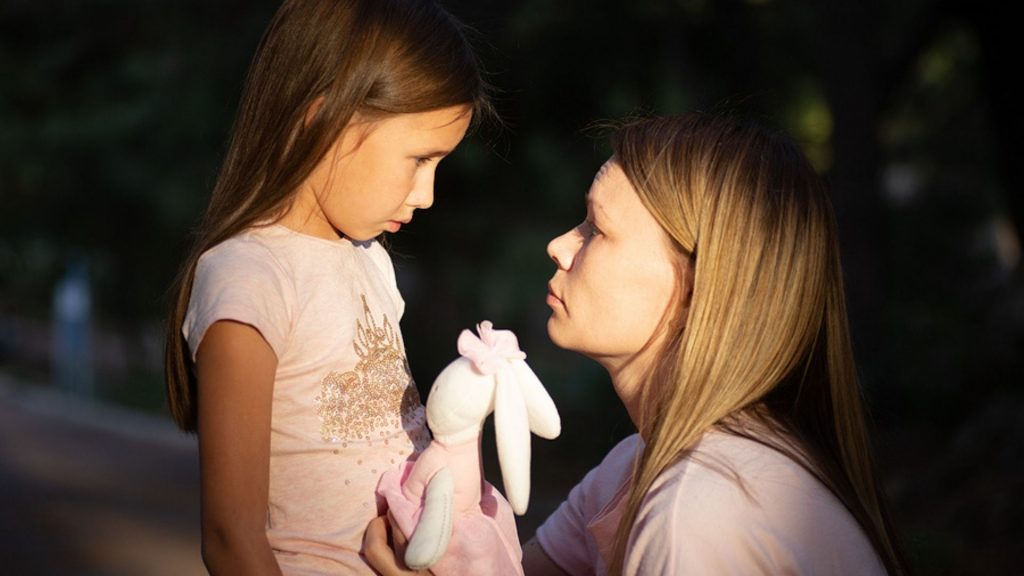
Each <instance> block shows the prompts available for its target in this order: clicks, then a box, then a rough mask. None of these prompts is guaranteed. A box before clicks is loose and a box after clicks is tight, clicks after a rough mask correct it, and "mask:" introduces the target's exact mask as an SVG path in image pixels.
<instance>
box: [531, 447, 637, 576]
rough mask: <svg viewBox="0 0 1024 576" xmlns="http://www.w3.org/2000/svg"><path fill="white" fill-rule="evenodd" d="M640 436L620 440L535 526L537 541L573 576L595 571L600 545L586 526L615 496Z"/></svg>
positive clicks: (598, 563) (553, 559)
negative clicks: (567, 495) (537, 525)
mask: <svg viewBox="0 0 1024 576" xmlns="http://www.w3.org/2000/svg"><path fill="white" fill-rule="evenodd" d="M638 441H639V435H637V434H634V435H632V436H629V437H628V438H626V439H624V440H623V441H621V442H619V443H618V444H617V445H616V446H615V447H614V448H612V450H611V451H610V452H608V455H607V456H605V458H604V460H603V461H602V462H601V463H600V464H599V465H598V466H597V467H596V468H594V469H592V470H591V471H590V472H588V473H587V475H586V476H585V477H584V478H583V480H582V481H580V483H579V484H577V485H576V486H575V487H574V488H573V489H572V491H570V492H569V497H568V498H567V499H566V500H565V502H563V503H562V504H561V505H560V506H559V507H558V509H557V510H555V512H554V513H552V514H551V516H549V517H548V519H547V520H545V521H544V524H542V525H541V526H540V528H538V529H537V542H538V543H539V544H540V545H541V548H543V549H544V552H545V553H546V554H547V555H548V557H550V558H551V560H552V561H554V563H555V564H558V566H559V567H560V568H561V569H563V570H565V571H566V572H568V573H569V574H572V575H573V576H577V575H584V574H588V575H589V574H595V573H596V572H597V571H598V568H599V566H602V567H603V564H602V562H601V558H600V552H599V548H600V544H603V543H598V542H596V541H595V540H594V536H593V534H592V533H591V531H590V530H589V529H588V526H589V525H590V523H591V522H592V521H593V520H594V519H595V517H596V516H597V515H598V514H600V513H601V511H602V510H604V509H605V507H606V506H608V504H609V503H610V502H611V501H612V499H613V498H614V497H615V494H616V493H617V492H618V490H619V488H620V487H621V486H622V483H623V482H624V481H625V479H626V477H627V475H628V474H629V473H630V471H631V469H632V465H633V458H634V456H635V454H636V450H637V445H638Z"/></svg>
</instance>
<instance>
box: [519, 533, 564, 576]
mask: <svg viewBox="0 0 1024 576" xmlns="http://www.w3.org/2000/svg"><path fill="white" fill-rule="evenodd" d="M523 572H524V573H526V576H568V574H569V573H568V572H566V571H565V570H562V569H561V568H560V567H559V566H558V564H555V562H554V560H552V559H551V557H550V556H548V553H547V552H545V551H544V549H543V548H541V546H540V543H539V542H537V538H536V537H533V538H530V541H529V542H527V543H526V544H524V545H523Z"/></svg>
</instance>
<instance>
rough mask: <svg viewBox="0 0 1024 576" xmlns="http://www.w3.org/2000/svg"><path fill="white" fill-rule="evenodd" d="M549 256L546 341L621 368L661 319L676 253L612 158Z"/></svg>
mask: <svg viewBox="0 0 1024 576" xmlns="http://www.w3.org/2000/svg"><path fill="white" fill-rule="evenodd" d="M548 255H550V256H551V259H552V260H554V261H555V264H556V266H557V269H556V270H555V275H554V276H553V277H552V278H551V281H550V282H549V283H548V297H547V303H548V305H549V306H551V309H552V314H551V318H550V319H549V320H548V334H549V335H550V337H551V340H552V341H553V342H554V343H555V344H557V345H558V346H560V347H562V348H566V349H569V350H574V351H577V352H580V353H582V354H585V355H587V356H590V357H591V358H594V359H595V360H597V361H598V362H600V363H601V364H603V365H604V366H605V367H606V368H608V369H609V371H612V370H613V369H615V368H616V367H620V366H623V365H625V363H626V362H628V361H629V360H630V359H632V358H634V357H635V356H636V354H637V353H638V352H640V351H641V350H642V349H643V348H644V346H645V345H646V344H647V343H648V342H649V341H650V340H651V337H652V335H653V333H654V330H655V328H656V327H657V326H658V324H659V323H660V322H661V320H662V317H663V315H664V314H665V311H666V308H667V307H668V305H669V303H670V301H671V299H672V297H673V295H674V293H675V285H676V273H675V264H674V262H675V260H676V259H677V256H675V255H674V254H673V251H672V249H671V248H670V246H669V240H668V237H667V235H666V234H665V232H664V231H663V230H662V228H661V226H659V225H658V223H657V221H656V220H655V219H654V217H653V216H651V213H650V212H648V211H647V208H646V207H645V206H644V205H643V203H641V201H640V198H639V197H638V196H637V194H636V191H635V190H634V189H633V186H632V185H631V184H630V183H629V180H628V179H627V178H626V175H625V173H623V171H622V168H620V167H619V164H618V163H617V162H616V161H615V160H614V158H613V159H611V160H609V161H608V162H606V163H605V164H604V166H602V167H601V169H600V170H599V171H598V173H597V176H595V178H594V182H593V184H592V185H591V187H590V192H589V193H588V194H587V218H586V220H585V221H584V222H583V223H582V224H580V225H579V226H577V227H575V228H573V229H572V230H569V231H568V232H566V233H565V234H562V235H561V236H559V237H557V238H555V239H554V240H552V241H551V242H550V243H549V244H548ZM621 393H622V391H620V395H621ZM623 399H624V400H625V398H623Z"/></svg>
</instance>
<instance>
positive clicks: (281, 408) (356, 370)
mask: <svg viewBox="0 0 1024 576" xmlns="http://www.w3.org/2000/svg"><path fill="white" fill-rule="evenodd" d="M488 110H489V107H488V104H487V100H486V98H485V94H484V85H483V82H482V81H481V76H480V73H479V71H478V68H477V64H476V59H475V57H474V54H473V53H472V51H471V49H470V47H469V46H468V44H467V43H466V40H465V38H464V37H463V35H462V32H461V30H460V28H459V25H458V24H457V23H456V22H455V21H454V20H453V19H452V18H451V17H450V16H449V15H448V14H446V13H445V12H444V11H443V10H442V9H441V8H439V7H438V6H437V5H436V4H434V2H433V1H431V0H286V1H285V2H284V3H283V4H282V6H281V7H280V9H279V10H278V12H277V14H276V15H275V16H274V19H273V21H272V22H271V23H270V26H269V28H268V29H267V31H266V33H265V35H264V37H263V39H262V41H261V43H260V46H259V48H258V50H257V53H256V57H255V59H254V61H253V64H252V68H251V70H250V72H249V76H248V80H247V83H246V87H245V91H244V93H243V97H242V101H241V105H240V108H239V112H238V117H237V119H236V122H235V126H234V133H233V137H232V139H231V143H230V147H229V150H228V154H227V158H226V160H225V162H224V165H223V167H222V169H221V173H220V175H219V178H218V180H217V184H216V186H215V188H214V191H213V196H212V198H211V200H210V205H209V207H208V209H207V211H206V214H205V217H204V219H203V222H202V224H201V226H200V229H199V233H198V238H197V240H196V243H195V246H194V248H193V250H192V253H191V254H190V256H189V257H188V258H187V259H186V261H185V264H184V266H183V268H182V272H181V274H180V277H179V279H178V284H177V286H176V299H175V301H174V305H173V308H172V310H171V313H170V318H169V323H168V336H167V348H166V379H167V387H168V399H169V403H170V409H171V412H172V414H173V416H174V419H175V421H176V422H177V423H178V425H179V426H181V427H182V428H183V429H184V430H187V431H198V435H199V452H200V465H201V471H202V472H201V476H202V478H201V489H202V536H203V560H204V562H205V563H206V565H207V567H208V568H209V570H210V572H211V573H214V574H281V573H285V574H327V573H331V574H337V573H367V574H369V573H372V572H371V570H370V568H369V567H367V566H366V564H365V562H364V560H363V559H362V558H361V555H360V547H361V542H360V541H361V537H362V534H363V529H364V527H365V526H366V524H367V522H369V520H370V519H371V518H373V517H374V516H376V515H377V513H378V508H377V502H376V500H375V496H374V488H375V487H376V484H377V480H378V478H379V476H380V474H381V473H383V472H384V470H385V469H387V468H390V467H393V466H395V465H396V464H398V463H400V462H401V461H402V460H404V459H405V458H406V457H408V456H409V455H410V454H411V453H413V452H414V451H416V450H418V449H420V448H421V447H422V446H423V445H425V443H427V442H428V441H429V435H428V433H427V432H426V429H425V427H424V418H423V408H422V406H421V404H420V399H419V396H418V394H417V392H416V387H415V385H414V383H413V381H412V378H411V377H410V374H409V369H408V366H407V363H406V358H405V352H404V343H403V341H402V336H401V332H400V331H399V326H398V322H399V320H400V318H401V315H402V311H403V307H404V303H403V301H402V298H401V296H400V294H399V293H398V289H397V287H396V284H395V274H394V270H393V268H392V265H391V261H390V259H389V258H388V255H387V253H386V251H385V250H384V249H383V248H382V247H381V245H380V244H379V243H378V242H377V241H376V238H377V237H378V236H379V235H380V234H381V233H382V232H396V231H398V229H399V228H400V227H401V226H402V225H403V224H405V223H407V222H408V221H409V220H410V219H411V218H412V216H413V212H414V211H415V210H416V209H426V208H428V207H430V205H431V203H432V201H433V181H434V171H435V169H436V167H437V164H438V162H439V161H440V160H441V159H442V158H443V157H444V156H446V155H447V154H449V153H450V152H451V151H452V150H453V149H454V148H455V147H456V146H457V145H458V143H459V142H460V141H461V139H462V138H463V135H464V134H465V132H466V130H467V127H468V126H469V124H470V121H471V119H473V118H478V117H479V116H480V115H481V113H485V112H487V111H488Z"/></svg>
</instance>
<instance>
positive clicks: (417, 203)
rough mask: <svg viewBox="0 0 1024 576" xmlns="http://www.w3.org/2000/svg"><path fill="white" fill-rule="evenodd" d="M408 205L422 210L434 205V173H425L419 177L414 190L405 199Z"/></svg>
mask: <svg viewBox="0 0 1024 576" xmlns="http://www.w3.org/2000/svg"><path fill="white" fill-rule="evenodd" d="M405 203H406V205H408V206H410V207H412V208H418V209H420V210H426V209H427V208H430V207H431V206H433V205H434V173H433V171H431V172H430V173H429V174H424V175H423V177H422V178H419V179H417V182H416V185H415V186H414V187H413V189H412V192H410V193H409V196H408V197H407V198H406V199H405Z"/></svg>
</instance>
